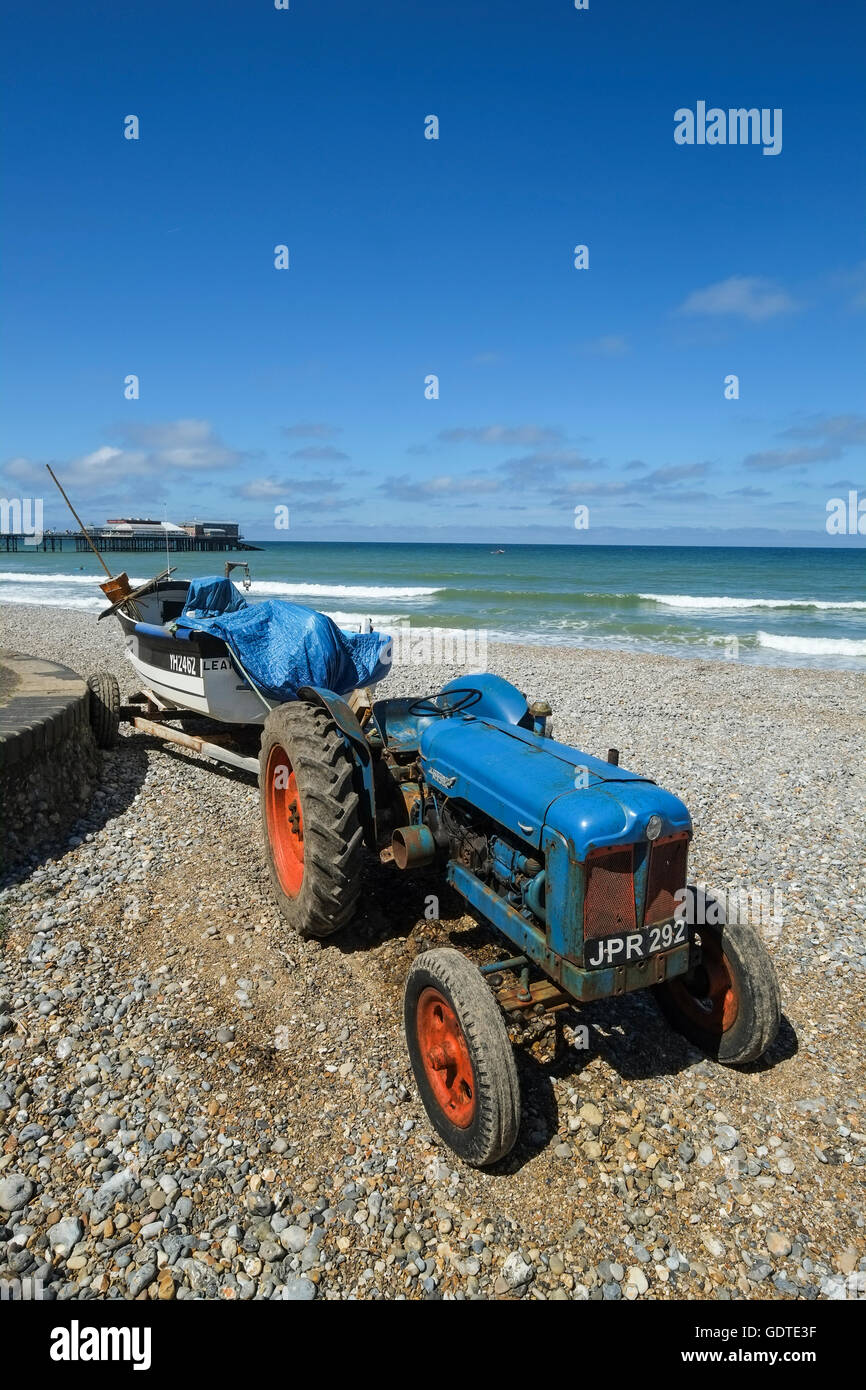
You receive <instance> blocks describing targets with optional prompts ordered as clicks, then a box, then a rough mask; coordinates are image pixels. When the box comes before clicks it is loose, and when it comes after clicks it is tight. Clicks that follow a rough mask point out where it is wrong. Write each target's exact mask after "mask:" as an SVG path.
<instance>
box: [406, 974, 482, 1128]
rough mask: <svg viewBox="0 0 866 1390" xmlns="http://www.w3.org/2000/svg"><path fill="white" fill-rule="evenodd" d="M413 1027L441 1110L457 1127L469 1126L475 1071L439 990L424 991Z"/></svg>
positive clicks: (431, 1087)
mask: <svg viewBox="0 0 866 1390" xmlns="http://www.w3.org/2000/svg"><path fill="white" fill-rule="evenodd" d="M415 1026H416V1029H417V1034H418V1045H419V1047H420V1050H421V1060H422V1062H423V1064H424V1071H425V1074H426V1076H427V1080H428V1082H429V1083H430V1089H431V1090H432V1092H433V1094H434V1096H435V1097H436V1102H437V1104H438V1106H439V1108H440V1110H441V1111H442V1113H443V1114H444V1115H446V1116H447V1117H448V1119H449V1120H450V1121H451V1123H452V1124H453V1125H456V1126H457V1128H458V1129H468V1128H469V1126H470V1125H471V1124H472V1121H473V1119H474V1118H475V1107H476V1101H475V1073H474V1072H473V1070H472V1059H471V1057H470V1056H469V1048H468V1046H467V1044H466V1037H465V1035H464V1032H463V1029H462V1028H461V1027H460V1020H459V1019H458V1017H457V1014H456V1013H455V1012H454V1009H453V1008H452V1006H451V1005H450V1004H449V1002H448V1000H447V999H446V998H445V996H444V995H442V994H440V993H439V991H438V989H425V990H424V992H423V994H422V995H421V998H420V999H419V1000H418V1011H417V1014H416V1024H415Z"/></svg>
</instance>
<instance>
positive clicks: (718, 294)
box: [676, 275, 799, 323]
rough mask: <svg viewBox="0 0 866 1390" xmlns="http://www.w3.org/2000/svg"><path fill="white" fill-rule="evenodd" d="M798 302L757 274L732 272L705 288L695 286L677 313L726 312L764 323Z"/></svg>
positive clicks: (787, 310) (736, 316)
mask: <svg viewBox="0 0 866 1390" xmlns="http://www.w3.org/2000/svg"><path fill="white" fill-rule="evenodd" d="M798 307H799V306H798V305H797V304H796V303H795V301H794V300H793V299H792V298H791V296H790V295H789V294H788V292H787V290H783V289H781V288H780V287H779V286H777V285H775V284H774V283H773V281H772V280H765V279H762V278H761V277H760V276H758V275H731V276H729V278H728V279H727V280H719V281H717V283H716V284H714V285H707V286H706V288H705V289H702V290H693V291H692V293H691V294H690V295H689V296H688V298H687V299H686V300H685V301H684V302H683V303H682V304H681V305H680V306H679V308H678V309H677V311H676V312H677V313H678V314H723V315H729V316H731V317H734V318H743V319H748V320H749V321H750V322H751V323H763V322H765V321H766V320H767V319H772V318H776V317H777V315H779V314H789V313H792V312H793V311H794V310H795V309H797V308H798Z"/></svg>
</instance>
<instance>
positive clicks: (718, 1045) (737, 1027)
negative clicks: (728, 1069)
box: [654, 900, 781, 1066]
mask: <svg viewBox="0 0 866 1390" xmlns="http://www.w3.org/2000/svg"><path fill="white" fill-rule="evenodd" d="M708 901H711V900H708ZM694 931H695V934H696V936H697V937H698V938H699V940H700V948H701V962H700V964H699V965H697V966H695V967H694V969H693V970H690V971H689V973H688V974H687V975H680V976H678V977H677V978H676V979H673V980H669V981H666V982H665V983H664V984H661V985H656V986H655V989H654V993H655V997H656V1002H657V1003H658V1006H659V1008H660V1009H661V1011H662V1013H663V1014H664V1015H665V1017H666V1018H667V1020H668V1022H669V1023H670V1024H671V1025H672V1026H673V1027H674V1028H675V1029H676V1030H677V1032H678V1033H682V1035H683V1037H686V1038H688V1040H689V1042H692V1043H694V1045H695V1046H696V1047H698V1048H700V1050H701V1051H702V1052H704V1053H706V1055H707V1056H708V1057H712V1058H714V1059H715V1060H716V1061H717V1062H721V1063H722V1064H723V1065H725V1066H737V1065H740V1064H741V1063H743V1062H754V1061H755V1060H756V1059H757V1058H758V1057H761V1056H762V1055H763V1053H765V1052H766V1050H767V1048H768V1047H769V1046H770V1044H771V1043H772V1042H773V1041H774V1039H775V1037H776V1034H777V1033H778V1031H779V1024H780V1022H781V1001H780V998H779V983H778V980H777V979H776V971H775V969H774V967H773V962H772V961H771V960H770V957H769V955H768V954H767V950H766V947H765V946H764V943H763V941H762V940H761V938H760V936H759V935H758V933H757V932H756V931H755V929H754V927H752V926H750V925H749V924H748V923H745V922H744V923H739V924H734V923H731V924H727V923H723V922H720V923H718V924H712V925H703V924H702V925H700V926H696V927H695V928H694Z"/></svg>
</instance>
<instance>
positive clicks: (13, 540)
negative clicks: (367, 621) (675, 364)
mask: <svg viewBox="0 0 866 1390" xmlns="http://www.w3.org/2000/svg"><path fill="white" fill-rule="evenodd" d="M88 536H89V537H90V540H92V541H93V543H94V544H95V545H96V546H97V547H98V548H99V550H101V551H103V552H115V553H121V554H129V553H130V552H132V553H136V554H140V553H142V552H147V553H154V552H157V551H161V552H162V554H165V552H166V550H168V553H169V554H170V555H177V554H178V553H179V552H187V551H202V550H261V546H260V545H251V544H250V543H249V541H245V540H244V539H243V538H242V537H241V536H188V535H186V534H178V532H176V531H174V532H172V531H170V532H168V534H163V535H161V536H130V535H117V534H116V533H114V534H113V533H112V532H110V531H107V532H106V531H88V532H87V534H86V535H85V533H84V532H83V531H45V532H43V534H42V535H41V536H40V538H39V540H35V539H34V537H33V534H32V533H31V532H26V531H6V532H0V550H5V552H6V553H7V554H14V553H17V552H18V551H23V552H25V553H26V552H27V551H34V550H50V551H52V552H53V551H57V550H59V551H62V550H63V548H64V542H65V544H66V546H67V548H69V549H74V550H76V551H84V550H90V543H89V541H88V539H87V537H88Z"/></svg>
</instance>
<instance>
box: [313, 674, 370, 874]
mask: <svg viewBox="0 0 866 1390" xmlns="http://www.w3.org/2000/svg"><path fill="white" fill-rule="evenodd" d="M298 698H299V699H301V700H307V701H308V702H309V703H310V704H315V705H321V706H322V708H323V709H326V710H327V711H328V713H329V714H330V716H331V718H332V719H333V721H334V723H335V724H336V726H337V728H338V729H339V730H340V733H341V734H342V735H343V738H344V739H345V741H346V745H347V747H348V749H349V752H350V753H351V754H352V759H353V761H354V764H355V771H356V774H357V775H356V777H355V790H356V791H357V793H358V799H359V801H360V803H361V804H360V814H361V825H362V826H363V828H364V843H365V844H366V846H367V848H368V849H370V850H372V851H373V853H374V854H375V852H376V791H375V788H374V785H373V755H372V753H371V752H370V745H369V743H368V742H367V740H366V738H365V737H364V730H363V729H362V728H361V725H360V724H359V723H358V717H357V715H356V714H355V712H354V710H353V709H351V708H350V706H349V705H347V704H346V701H345V700H344V699H343V698H342V697H341V696H340V695H336V694H335V693H334V691H333V690H325V689H324V688H322V687H321V686H317V685H305V686H302V688H301V689H300V690H299V691H298Z"/></svg>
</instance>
